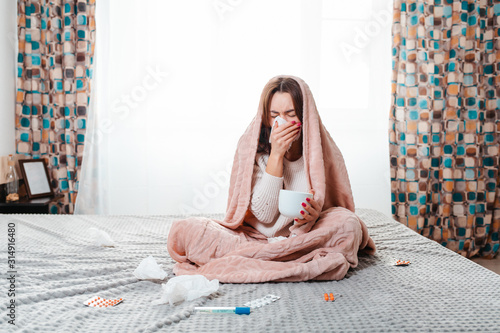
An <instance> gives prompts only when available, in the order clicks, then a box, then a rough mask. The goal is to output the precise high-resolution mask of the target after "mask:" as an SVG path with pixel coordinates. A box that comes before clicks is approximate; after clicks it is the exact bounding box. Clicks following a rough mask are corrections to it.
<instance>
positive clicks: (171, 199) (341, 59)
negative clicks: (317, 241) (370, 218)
mask: <svg viewBox="0 0 500 333" xmlns="http://www.w3.org/2000/svg"><path fill="white" fill-rule="evenodd" d="M391 3H392V2H390V1H386V0H384V1H380V0H364V1H356V2H352V3H351V2H347V1H337V0H323V1H320V0H312V1H311V0H273V1H269V0H252V1H243V0H215V1H206V0H191V1H180V0H176V1H170V0H169V1H165V0H147V1H139V0H121V1H107V0H99V1H98V3H97V6H96V8H97V9H96V10H97V14H96V16H97V45H96V56H95V58H96V70H95V74H96V75H95V78H94V85H93V88H94V93H95V95H94V97H95V98H94V102H95V103H94V105H93V109H92V112H93V113H94V115H95V119H93V121H91V120H89V128H88V135H87V138H90V137H92V138H93V140H89V142H88V143H87V146H86V155H85V156H86V157H87V158H86V159H85V160H84V167H83V172H82V175H81V180H80V189H79V195H78V199H77V207H76V213H80V214H177V213H213V212H216V213H220V212H224V211H225V207H226V200H227V191H228V185H229V171H230V166H231V162H232V159H233V155H234V150H235V148H236V143H237V141H238V139H239V137H240V136H241V134H242V133H243V132H244V130H245V129H246V127H247V126H248V124H249V123H250V121H251V119H252V118H253V117H254V115H255V112H256V111H257V106H258V102H259V97H260V93H261V90H262V88H263V87H264V85H265V83H266V82H267V81H268V80H269V79H270V78H271V77H273V76H275V75H278V74H291V75H296V76H299V77H301V78H303V79H304V80H305V81H306V82H307V83H308V84H309V86H310V87H311V89H312V91H313V93H314V95H315V98H316V102H317V105H318V108H319V111H320V115H321V116H322V119H323V122H324V123H325V126H326V127H327V129H328V130H329V132H330V133H331V135H332V137H333V138H334V140H335V141H336V142H337V144H338V145H339V147H340V149H341V150H342V152H343V154H344V157H345V159H346V163H347V168H348V170H349V173H350V178H351V184H352V186H353V191H354V196H355V202H356V205H357V206H358V207H366V208H376V209H378V210H381V211H383V212H385V213H387V214H390V188H389V171H388V170H389V160H388V143H387V124H388V120H387V117H388V112H389V101H390V66H391V63H390V61H391V60H390V52H391V50H390V48H391V43H390V34H391V33H390V29H391V19H392V11H391V10H390V9H389V8H390V4H391ZM387 16H388V18H387Z"/></svg>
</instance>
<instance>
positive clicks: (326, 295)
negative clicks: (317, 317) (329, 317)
mask: <svg viewBox="0 0 500 333" xmlns="http://www.w3.org/2000/svg"><path fill="white" fill-rule="evenodd" d="M325 301H328V294H327V293H325Z"/></svg>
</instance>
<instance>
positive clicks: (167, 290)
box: [152, 275, 219, 305]
mask: <svg viewBox="0 0 500 333" xmlns="http://www.w3.org/2000/svg"><path fill="white" fill-rule="evenodd" d="M161 286H162V289H163V294H162V295H161V298H160V299H159V300H156V301H153V302H152V303H153V304H165V303H169V304H170V305H174V304H176V303H179V302H182V301H191V300H193V299H196V298H199V297H202V296H208V295H210V294H212V293H214V292H216V291H217V290H219V280H217V279H213V280H212V281H208V279H207V278H206V277H204V276H203V275H181V276H176V277H174V278H171V279H170V280H168V282H167V283H164V284H162V285H161Z"/></svg>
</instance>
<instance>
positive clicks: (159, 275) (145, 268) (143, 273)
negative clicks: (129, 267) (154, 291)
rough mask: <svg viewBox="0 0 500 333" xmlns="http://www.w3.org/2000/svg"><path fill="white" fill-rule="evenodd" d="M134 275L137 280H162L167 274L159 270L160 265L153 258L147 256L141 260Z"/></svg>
mask: <svg viewBox="0 0 500 333" xmlns="http://www.w3.org/2000/svg"><path fill="white" fill-rule="evenodd" d="M134 275H135V277H136V278H138V279H139V280H163V279H165V278H166V277H167V275H168V274H167V272H165V271H164V270H163V269H161V265H158V263H156V260H155V258H154V257H153V256H149V257H147V258H145V259H143V260H142V261H141V263H140V264H139V266H137V268H136V269H135V271H134Z"/></svg>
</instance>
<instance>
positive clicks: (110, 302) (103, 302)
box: [83, 296, 123, 308]
mask: <svg viewBox="0 0 500 333" xmlns="http://www.w3.org/2000/svg"><path fill="white" fill-rule="evenodd" d="M121 302H123V298H119V299H105V298H102V297H99V296H94V297H92V298H90V299H88V300H86V301H85V302H83V304H85V305H87V306H93V307H95V308H107V307H110V306H115V305H117V304H120V303H121Z"/></svg>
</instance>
